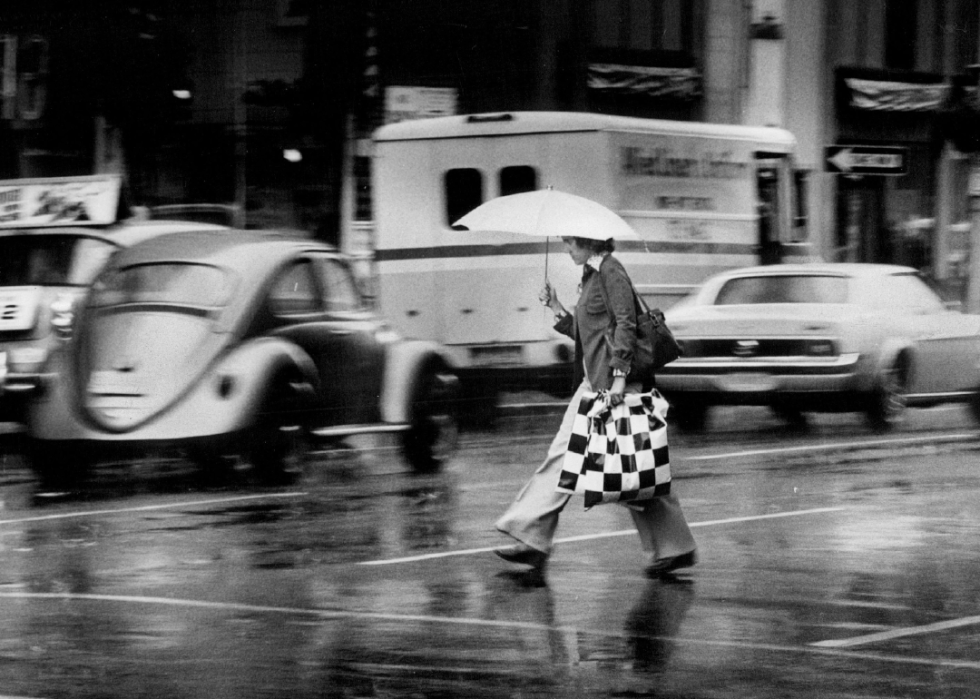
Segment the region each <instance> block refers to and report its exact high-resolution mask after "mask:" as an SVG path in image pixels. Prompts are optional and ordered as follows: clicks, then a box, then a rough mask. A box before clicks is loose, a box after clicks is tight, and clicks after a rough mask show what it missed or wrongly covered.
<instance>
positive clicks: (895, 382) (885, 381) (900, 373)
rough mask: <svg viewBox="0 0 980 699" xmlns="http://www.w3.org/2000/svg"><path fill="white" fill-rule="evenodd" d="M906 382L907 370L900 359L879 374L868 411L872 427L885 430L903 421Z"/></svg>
mask: <svg viewBox="0 0 980 699" xmlns="http://www.w3.org/2000/svg"><path fill="white" fill-rule="evenodd" d="M906 382H907V370H906V367H905V365H904V363H903V362H902V361H901V360H900V359H898V360H896V361H895V362H894V363H893V364H890V365H889V366H888V367H886V368H885V369H883V370H882V371H881V372H880V373H879V374H878V377H877V378H876V379H875V386H874V388H873V389H872V391H871V395H870V396H869V399H868V408H867V411H866V414H867V418H868V424H870V425H871V428H872V429H874V430H875V431H877V432H884V431H887V430H890V429H892V428H894V427H895V426H896V425H897V424H898V423H899V422H900V421H901V419H902V415H903V414H904V412H905V387H906Z"/></svg>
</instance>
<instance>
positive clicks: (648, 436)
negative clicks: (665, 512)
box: [557, 389, 670, 508]
mask: <svg viewBox="0 0 980 699" xmlns="http://www.w3.org/2000/svg"><path fill="white" fill-rule="evenodd" d="M667 407H668V404H667V401H666V399H665V398H664V397H663V396H662V395H660V393H659V392H658V391H657V390H656V389H654V390H652V391H651V392H650V393H627V394H626V395H625V396H623V402H622V403H620V404H619V405H617V406H615V407H612V408H611V407H610V406H609V403H608V400H607V398H606V396H605V394H603V393H585V394H584V395H583V396H582V401H581V403H580V404H579V408H578V414H577V415H576V416H575V423H574V425H573V426H572V435H571V437H569V439H568V448H567V449H566V451H565V459H564V461H563V463H562V470H561V475H560V476H559V478H558V487H557V490H558V492H560V493H571V494H576V493H578V494H581V495H584V496H585V507H586V508H590V507H592V506H593V505H601V504H603V503H608V502H628V501H632V500H647V499H649V498H652V497H655V496H658V495H667V494H669V493H670V457H669V454H668V452H667V423H666V422H665V420H664V418H665V416H666V415H667Z"/></svg>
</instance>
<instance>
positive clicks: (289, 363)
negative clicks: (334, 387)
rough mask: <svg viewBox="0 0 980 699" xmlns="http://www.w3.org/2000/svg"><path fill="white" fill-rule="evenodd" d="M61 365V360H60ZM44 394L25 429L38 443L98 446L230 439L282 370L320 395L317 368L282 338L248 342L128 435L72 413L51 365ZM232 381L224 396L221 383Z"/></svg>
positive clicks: (64, 387) (65, 384) (61, 379)
mask: <svg viewBox="0 0 980 699" xmlns="http://www.w3.org/2000/svg"><path fill="white" fill-rule="evenodd" d="M57 359H60V360H61V361H62V362H63V359H64V358H63V357H58V358H57ZM51 369H54V372H53V373H51V374H49V375H48V380H47V382H46V386H45V389H46V390H45V391H44V392H43V393H42V395H40V396H38V398H37V399H36V400H35V401H33V405H32V408H31V412H30V420H29V423H28V428H29V430H30V433H31V436H33V437H37V438H40V439H59V440H64V439H97V440H100V441H132V440H175V439H176V440H179V439H188V438H194V437H209V436H217V435H225V434H231V433H234V432H237V431H240V430H244V429H248V428H249V427H251V425H252V423H253V422H254V420H255V414H256V411H257V410H258V409H259V407H260V406H261V405H262V401H263V400H264V399H265V397H266V393H267V391H268V390H269V388H270V386H271V384H272V381H273V380H274V378H275V377H276V375H277V374H278V373H280V372H282V371H296V372H298V374H299V376H300V377H302V380H303V381H304V382H305V384H306V389H307V390H308V391H309V392H310V393H311V397H315V396H316V395H318V394H319V391H320V385H319V381H318V378H317V371H316V365H315V364H314V363H313V361H312V360H311V359H310V357H309V355H307V354H306V353H305V352H304V351H303V350H302V349H300V348H299V347H297V346H296V345H294V344H292V343H290V342H288V341H286V340H282V339H280V338H274V337H271V338H270V337H266V338H259V339H256V340H252V341H249V342H246V343H244V344H242V345H240V346H238V347H236V348H235V349H234V350H232V351H231V352H229V353H228V354H227V355H225V356H224V357H222V358H220V359H219V360H218V361H217V362H216V363H215V364H213V365H212V366H211V367H210V368H209V369H208V370H207V371H206V372H205V373H204V374H203V375H202V377H201V379H200V380H199V381H198V382H197V384H196V385H195V386H194V387H193V389H191V391H190V392H188V393H187V394H186V395H185V396H184V397H183V398H181V399H180V400H179V401H178V402H177V403H176V404H174V405H172V406H170V407H169V408H168V409H167V410H165V411H164V412H163V413H161V414H160V415H158V416H156V417H154V418H152V419H151V420H149V421H148V422H146V423H145V424H143V425H141V426H140V427H138V428H136V429H135V430H133V431H130V432H123V433H119V434H114V433H108V432H104V431H101V430H97V429H94V428H92V427H91V426H89V425H87V424H86V423H85V422H84V421H83V420H82V419H81V418H80V416H78V415H76V414H75V411H74V410H73V409H72V408H70V407H69V406H70V405H71V399H70V395H71V389H70V387H69V386H68V382H66V380H65V377H64V376H63V375H60V374H59V373H58V370H59V369H61V370H63V369H64V366H63V365H61V364H57V363H55V364H52V366H51ZM225 381H230V382H231V383H230V384H227V385H228V386H229V390H228V391H227V394H226V395H222V390H221V385H222V382H225Z"/></svg>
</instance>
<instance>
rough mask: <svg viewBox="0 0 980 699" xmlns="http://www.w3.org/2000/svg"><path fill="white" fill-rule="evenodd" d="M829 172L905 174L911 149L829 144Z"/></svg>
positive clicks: (826, 161)
mask: <svg viewBox="0 0 980 699" xmlns="http://www.w3.org/2000/svg"><path fill="white" fill-rule="evenodd" d="M824 161H825V162H824V166H825V168H826V170H827V172H838V173H841V174H844V175H904V174H905V173H906V172H908V169H909V165H908V162H909V149H908V148H900V147H897V146H827V147H826V148H824Z"/></svg>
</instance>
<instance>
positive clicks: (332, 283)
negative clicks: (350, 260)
mask: <svg viewBox="0 0 980 699" xmlns="http://www.w3.org/2000/svg"><path fill="white" fill-rule="evenodd" d="M319 262H320V273H321V275H322V278H323V302H324V305H325V307H326V309H327V310H328V311H340V312H343V311H357V310H360V309H361V307H362V306H363V304H362V303H361V294H360V292H359V291H358V290H357V284H356V283H355V282H354V277H353V276H352V275H351V272H350V270H349V269H348V268H347V267H346V266H345V265H344V264H342V263H341V262H339V261H338V260H335V259H332V258H329V257H322V258H320V260H319Z"/></svg>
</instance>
